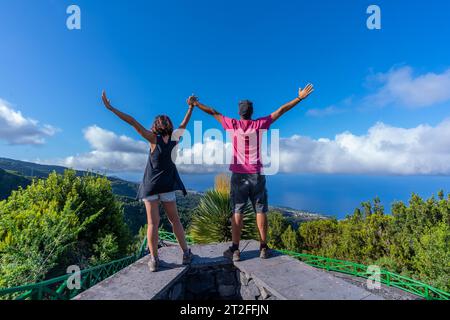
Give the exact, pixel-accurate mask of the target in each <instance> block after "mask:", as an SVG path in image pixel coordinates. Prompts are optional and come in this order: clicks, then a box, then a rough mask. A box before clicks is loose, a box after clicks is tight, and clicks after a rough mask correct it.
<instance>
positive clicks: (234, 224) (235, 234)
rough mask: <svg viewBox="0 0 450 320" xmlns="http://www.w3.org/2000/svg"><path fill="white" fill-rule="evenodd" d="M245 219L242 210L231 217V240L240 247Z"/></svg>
mask: <svg viewBox="0 0 450 320" xmlns="http://www.w3.org/2000/svg"><path fill="white" fill-rule="evenodd" d="M243 221H244V217H243V215H242V214H241V213H240V212H236V213H234V214H233V216H232V217H231V240H232V241H233V244H235V245H237V246H238V247H239V241H241V233H242V228H243V226H244V224H243Z"/></svg>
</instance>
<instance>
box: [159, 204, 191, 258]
mask: <svg viewBox="0 0 450 320" xmlns="http://www.w3.org/2000/svg"><path fill="white" fill-rule="evenodd" d="M163 206H164V211H166V214H167V218H168V219H169V222H170V224H171V225H172V229H173V233H175V237H176V238H177V240H178V243H179V244H180V247H181V249H183V251H186V250H187V249H188V245H187V243H186V238H185V234H184V229H183V225H182V224H181V221H180V217H179V216H178V210H177V203H176V202H175V201H171V202H163Z"/></svg>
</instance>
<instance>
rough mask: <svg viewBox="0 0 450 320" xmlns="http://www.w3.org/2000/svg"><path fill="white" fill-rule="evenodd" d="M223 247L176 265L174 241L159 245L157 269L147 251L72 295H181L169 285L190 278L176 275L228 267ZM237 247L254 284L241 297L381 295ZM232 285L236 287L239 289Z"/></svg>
mask: <svg viewBox="0 0 450 320" xmlns="http://www.w3.org/2000/svg"><path fill="white" fill-rule="evenodd" d="M228 246H229V243H217V244H209V245H194V246H192V252H193V253H194V258H193V260H192V264H191V265H190V267H186V266H183V265H182V264H181V262H182V251H181V250H180V248H179V247H178V246H167V247H162V248H160V249H159V255H160V260H161V264H160V270H159V271H158V272H153V273H152V272H150V271H149V270H148V266H147V262H148V259H149V257H148V256H146V257H144V258H142V259H140V260H139V261H137V262H136V263H134V264H132V265H130V266H128V267H126V268H125V269H123V270H121V271H119V272H118V273H116V274H115V275H113V276H111V277H109V278H108V279H106V280H104V281H102V282H100V283H98V284H97V285H95V286H93V287H92V288H90V289H88V290H86V291H84V292H82V293H81V294H79V295H78V296H76V297H75V298H74V299H75V300H150V299H167V297H174V296H177V297H181V296H182V295H180V294H174V292H173V291H174V288H171V287H172V286H174V285H175V287H177V291H179V288H178V287H180V282H183V283H187V285H188V289H189V283H191V285H192V281H182V280H181V278H183V279H184V276H185V275H186V274H187V273H188V271H189V270H191V272H189V274H192V272H193V271H195V270H196V269H198V270H199V271H198V272H200V273H198V272H197V273H196V275H195V276H196V277H197V278H198V277H199V276H200V278H198V279H201V275H202V272H203V271H202V270H207V269H208V268H209V269H211V268H216V267H220V266H224V267H225V266H232V262H231V261H230V260H228V259H226V258H224V257H223V255H222V254H223V251H225V250H226V249H227V247H228ZM240 248H241V261H239V262H235V263H234V266H235V267H236V268H237V269H238V270H237V272H238V273H240V274H241V275H240V276H238V278H239V279H240V283H241V284H242V285H243V287H245V286H247V284H248V283H249V282H250V283H251V284H252V285H256V287H257V288H250V287H248V288H247V287H245V290H244V291H245V292H247V291H248V292H249V294H245V295H244V294H243V296H244V297H243V298H245V299H246V297H252V296H257V297H260V298H258V299H278V300H311V299H314V300H315V299H317V300H369V299H370V300H383V297H382V296H380V295H377V294H375V293H373V292H369V291H368V290H365V289H364V288H362V287H361V286H357V285H355V284H352V283H350V282H347V281H345V280H343V279H340V278H338V277H336V276H334V275H333V274H332V273H329V272H325V271H322V270H320V269H316V268H313V267H311V266H308V265H306V264H305V263H303V262H301V261H298V260H297V259H294V258H292V257H289V256H286V255H282V254H279V253H274V254H273V256H272V257H270V258H269V259H265V260H262V259H260V258H259V243H258V242H256V241H253V240H246V241H242V242H241V245H240ZM205 276H206V273H205ZM190 280H192V279H190ZM196 281H201V280H196ZM205 281H206V280H205ZM238 282H239V281H238ZM243 282H245V283H243ZM241 284H238V286H241ZM222 289H223V288H222ZM228 289H229V288H228ZM236 290H237V291H236V292H238V291H239V288H237V289H236ZM169 291H170V292H169ZM241 292H243V291H242V290H241ZM252 292H256V294H252ZM181 299H182V298H181Z"/></svg>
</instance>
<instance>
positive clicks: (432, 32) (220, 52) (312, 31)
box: [0, 0, 450, 175]
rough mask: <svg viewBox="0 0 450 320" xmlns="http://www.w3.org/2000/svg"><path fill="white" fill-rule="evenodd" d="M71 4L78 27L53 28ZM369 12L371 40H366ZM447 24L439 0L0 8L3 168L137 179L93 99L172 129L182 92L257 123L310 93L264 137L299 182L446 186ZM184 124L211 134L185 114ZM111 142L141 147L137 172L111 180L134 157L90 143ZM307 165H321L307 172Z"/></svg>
mask: <svg viewBox="0 0 450 320" xmlns="http://www.w3.org/2000/svg"><path fill="white" fill-rule="evenodd" d="M72 3H73V4H77V5H78V6H79V7H80V8H81V19H82V29H81V30H72V31H70V30H68V29H67V28H66V18H67V17H68V15H67V14H66V8H67V6H68V5H70V4H72ZM370 4H377V5H379V6H380V8H381V13H382V29H381V30H368V29H367V27H366V19H367V17H368V15H367V14H366V8H367V7H368V6H369V5H370ZM449 12H450V3H448V2H445V1H437V0H436V1H428V2H422V1H420V2H419V1H417V2H416V1H414V2H409V1H400V0H397V1H381V0H374V1H362V0H355V1H261V0H259V1H234V0H229V1H203V0H196V1H189V2H188V1H181V0H180V1H132V2H131V1H108V2H106V1H81V0H76V1H61V0H58V1H56V0H54V1H50V0H42V1H22V0H18V1H2V2H1V3H0V21H2V26H1V28H0V39H1V40H0V41H1V45H2V50H0V62H1V63H0V99H1V101H2V102H1V103H2V105H3V106H4V107H3V109H0V111H1V110H3V111H2V112H3V115H0V123H3V125H4V128H3V129H0V156H2V157H10V158H15V159H26V160H39V161H43V162H47V163H60V164H66V165H74V166H77V167H86V168H87V167H93V168H95V169H106V170H110V171H115V170H116V171H118V172H125V171H136V172H138V171H139V168H140V167H142V161H143V160H142V159H145V156H144V155H143V154H144V150H143V149H144V147H142V144H141V143H138V142H137V141H135V140H139V137H138V135H137V134H136V133H135V132H134V131H133V129H132V128H129V127H127V125H126V124H124V123H122V122H120V120H118V119H117V118H115V117H114V116H113V115H112V114H110V113H108V112H107V111H106V110H105V109H104V108H103V107H102V106H101V103H100V94H101V90H102V89H106V90H107V92H108V94H109V96H110V98H111V101H112V103H113V105H115V106H117V107H118V108H120V109H122V110H123V111H126V112H128V113H130V114H132V115H134V116H135V117H136V118H137V119H138V120H140V121H141V122H142V123H143V124H144V125H146V126H149V125H150V124H151V122H152V119H153V117H154V116H156V115H157V114H161V113H167V114H168V115H169V116H171V118H172V119H173V120H174V122H176V123H178V122H180V121H181V120H182V117H183V115H184V113H185V110H186V105H185V99H186V97H187V96H188V95H190V94H191V93H192V92H195V93H196V94H197V95H199V96H200V98H201V100H202V101H203V102H204V103H206V104H210V105H212V106H214V107H215V108H216V109H218V110H219V111H221V112H222V113H224V114H226V115H229V116H236V113H237V112H236V109H237V102H238V101H239V100H240V99H251V100H253V101H254V103H255V107H256V111H255V113H256V116H264V115H267V114H269V113H270V112H272V111H273V110H274V109H275V108H277V107H278V106H280V105H281V104H282V103H284V102H286V101H288V100H290V99H293V98H295V96H296V92H297V89H298V87H299V86H303V85H305V84H306V83H307V82H311V83H313V84H314V85H315V87H316V90H315V92H314V94H313V96H311V97H310V98H309V99H308V100H307V101H305V102H304V103H302V104H300V105H299V106H298V107H297V108H296V109H294V110H293V111H291V112H290V113H289V114H288V115H287V116H285V117H284V118H282V119H280V120H279V121H278V122H277V123H276V124H275V126H274V128H278V129H280V134H281V136H282V137H284V138H286V140H285V141H284V142H283V143H284V146H285V147H288V146H291V147H293V148H294V149H295V147H297V146H298V154H294V153H292V154H291V153H289V156H292V157H293V158H292V159H293V160H292V162H294V163H295V162H296V161H299V162H300V163H303V161H304V162H305V163H306V164H305V166H304V167H302V166H300V167H301V168H303V170H301V171H304V172H310V173H339V172H344V173H348V172H350V173H356V174H359V173H374V172H375V173H376V172H382V173H387V174H444V175H449V174H450V165H446V164H445V163H447V162H449V163H450V161H447V160H449V159H450V146H449V145H448V143H446V142H445V141H448V140H450V139H446V138H448V136H446V134H450V129H449V128H450V123H449V122H448V121H447V122H445V121H446V119H448V118H450V109H449V104H450V95H449V94H448V92H450V85H449V84H450V80H449V79H450V72H449V70H450V69H449V68H450V44H449V43H450V42H449V41H448V39H449V38H450V20H449V19H448V13H449ZM447 88H448V90H447ZM421 90H423V92H422V93H421ZM424 97H425V98H424ZM13 112H15V113H13ZM17 112H20V115H21V117H22V118H23V119H24V120H20V119H19V120H20V121H22V124H20V123H18V122H17V121H19V120H17ZM2 116H3V118H1V117H2ZM14 119H15V120H14ZM31 119H32V120H31ZM193 119H196V120H202V121H204V123H203V127H204V128H209V127H217V124H216V123H215V122H214V121H213V120H212V119H211V118H209V117H208V116H206V115H205V114H202V113H201V112H199V111H198V110H196V112H195V113H194V116H193ZM16 120H17V121H16ZM1 121H3V122H1ZM14 121H16V122H14ZM20 121H19V122H20ZM24 121H25V122H24ZM36 121H38V123H37V122H36ZM380 122H381V123H383V125H378V126H376V124H377V123H380ZM21 125H22V127H21ZM44 125H48V126H47V127H45V126H44ZM14 126H15V127H14ZM5 128H6V129H5ZM188 128H189V129H192V122H191V124H190V126H189V127H188ZM370 128H375V129H373V130H372V133H373V134H372V135H370V132H369V130H370ZM405 130H410V131H405ZM28 131H30V132H31V137H30V136H26V134H27V132H28ZM344 132H347V134H346V135H341V136H340V138H339V139H336V135H339V134H342V133H344ZM374 132H375V133H374ZM111 134H112V135H113V136H111ZM24 135H25V136H24ZM120 135H125V136H127V137H129V138H131V139H133V140H132V143H134V144H135V145H136V146H137V148H138V149H139V150H142V152H141V153H140V154H139V157H140V158H139V159H140V160H139V161H137V162H138V163H139V164H138V165H136V166H134V167H125V168H124V167H123V166H119V167H114V166H115V163H116V162H117V161H119V162H120V161H122V162H129V159H132V158H129V157H127V156H129V155H119V156H117V154H118V153H120V152H123V150H121V149H120V145H118V146H117V149H114V147H112V149H107V148H106V147H102V146H101V145H102V143H103V142H105V141H106V140H107V139H108V137H109V139H113V140H117V139H119V138H118V136H120ZM293 136H294V137H295V136H297V137H300V138H299V139H297V140H295V138H292V137H293ZM380 136H381V137H382V138H381V140H380V139H378V138H379V137H380ZM399 137H403V138H402V139H400V138H399ZM411 137H413V138H411ZM302 139H303V140H302ZM304 139H307V140H304ZM324 139H328V140H324ZM377 139H378V140H377ZM411 139H412V140H411ZM430 139H431V140H433V139H437V141H435V144H440V147H439V146H438V147H436V145H435V144H430V142H423V141H428V140H430ZM440 139H442V143H440V141H441V140H440ZM124 141H125V142H126V141H128V140H126V139H125V140H124ZM321 141H325V144H326V146H325V147H323V146H322V144H321V143H322V142H321ZM374 141H375V142H374ZM380 141H381V142H380ZM422 142H423V143H422ZM374 143H375V144H377V145H376V146H375V147H374ZM380 144H381V145H383V146H386V145H392V146H394V147H395V148H394V147H393V149H396V150H397V149H398V150H400V151H399V154H398V155H397V154H395V152H394V153H393V151H392V150H388V151H386V148H385V147H380ZM99 145H100V147H99ZM103 145H106V144H105V143H103ZM305 145H307V146H310V147H307V148H306V147H304V146H305ZM404 146H406V147H405V149H404V150H403V149H402V148H403V147H404ZM305 148H306V149H305ZM336 148H338V149H339V150H338V151H336ZM380 148H381V149H383V150H381V149H380ZM343 150H344V151H343ZM349 150H350V151H349ZM358 150H362V152H359V151H358ZM93 151H94V154H93V153H92V152H93ZM95 151H98V152H97V153H96V154H95ZM99 152H103V153H104V154H103V157H99V158H96V155H97V154H98V153H99ZM333 152H336V154H334V153H333ZM305 154H314V155H315V156H316V157H320V158H321V159H323V158H327V160H326V161H325V160H324V161H325V163H324V164H323V165H322V166H320V167H317V166H315V165H314V163H315V162H317V161H316V160H315V158H305ZM415 154H421V155H423V156H422V157H420V156H419V157H415V156H414V155H415ZM83 155H87V156H88V158H89V159H88V160H89V161H86V159H85V158H83V157H84V156H83ZM110 155H111V157H115V156H117V158H114V159H115V160H114V161H112V163H111V164H110V165H107V166H103V165H102V164H99V165H98V166H95V165H94V164H93V163H94V162H95V161H98V162H100V161H102V160H101V159H104V158H106V157H109V156H110ZM360 155H361V157H363V158H364V157H366V158H364V159H360V158H359V156H360ZM433 155H435V156H433ZM428 156H433V157H432V158H433V159H438V160H436V162H431V164H432V168H431V167H430V162H429V161H430V158H428ZM390 157H393V158H394V159H393V160H391V158H390ZM328 158H329V159H328ZM377 159H378V160H377ZM397 160H398V161H397ZM396 161H397V162H396ZM433 161H434V160H433ZM343 163H349V164H348V165H345V164H343ZM353 163H356V165H353ZM296 167H297V168H298V167H299V166H298V165H297V166H296ZM406 167H408V168H409V169H408V170H406V169H404V168H406ZM283 168H284V171H285V172H295V170H296V169H293V168H292V164H286V165H285V166H284V167H283ZM354 168H356V169H354Z"/></svg>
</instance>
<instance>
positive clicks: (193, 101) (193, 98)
mask: <svg viewBox="0 0 450 320" xmlns="http://www.w3.org/2000/svg"><path fill="white" fill-rule="evenodd" d="M186 102H187V104H188V105H190V106H195V105H196V104H197V102H198V97H197V96H195V95H194V94H192V95H191V96H190V97H189V98H188V99H187V101H186Z"/></svg>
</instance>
